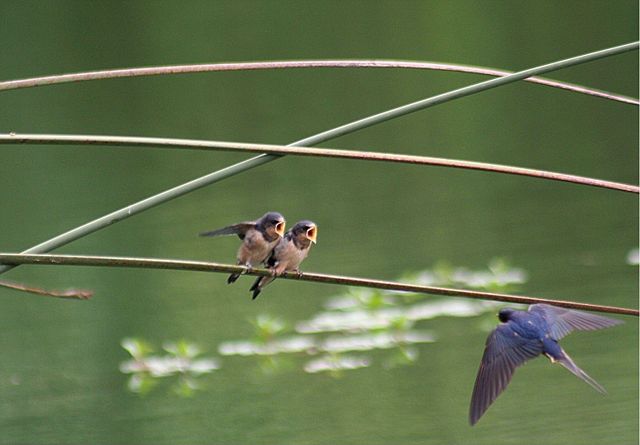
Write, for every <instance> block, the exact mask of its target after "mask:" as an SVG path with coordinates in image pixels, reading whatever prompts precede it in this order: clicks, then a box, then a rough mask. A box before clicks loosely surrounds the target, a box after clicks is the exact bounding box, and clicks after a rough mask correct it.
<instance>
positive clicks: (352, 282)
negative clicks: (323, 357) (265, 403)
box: [0, 253, 640, 317]
mask: <svg viewBox="0 0 640 445" xmlns="http://www.w3.org/2000/svg"><path fill="white" fill-rule="evenodd" d="M0 264H9V265H14V266H15V265H18V264H42V265H59V266H62V265H64V266H104V267H134V268H145V269H171V270H188V271H196V272H223V273H242V274H247V275H256V276H271V272H270V271H268V270H267V269H252V270H251V271H250V272H249V271H247V268H246V267H244V266H235V265H231V264H221V263H211V262H204V261H184V260H170V259H158V258H128V257H111V256H88V255H24V254H12V253H0ZM280 278H284V279H287V280H300V281H312V282H316V283H327V284H341V285H347V286H359V287H370V288H374V289H385V290H393V291H404V292H414V293H422V294H432V295H446V296H450V297H464V298H474V299H483V300H493V301H505V302H510V303H519V304H535V303H546V304H552V305H554V306H560V307H566V308H571V309H581V310H587V311H596V312H608V313H612V314H622V315H633V316H636V317H637V316H638V315H639V314H640V312H639V311H638V310H637V309H629V308H621V307H615V306H603V305H598V304H589V303H578V302H574V301H564V300H550V299H546V298H536V297H526V296H521V295H507V294H499V293H495V292H480V291H473V290H466V289H451V288H444V287H434V286H422V285H419V284H406V283H398V282H395V281H384V280H373V279H367V278H355V277H345V276H340V275H327V274H319V273H312V272H305V273H304V274H302V275H298V274H296V273H295V272H286V273H285V274H284V275H282V276H281V277H280Z"/></svg>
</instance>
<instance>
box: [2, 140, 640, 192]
mask: <svg viewBox="0 0 640 445" xmlns="http://www.w3.org/2000/svg"><path fill="white" fill-rule="evenodd" d="M3 144H4V145H8V144H64V145H106V146H125V145H126V146H133V147H154V148H173V149H192V150H226V151H242V152H249V153H252V152H258V153H269V154H277V155H293V156H312V157H324V158H341V159H358V160H362V161H385V162H398V163H404V164H414V165H415V164H417V165H432V166H440V167H453V168H463V169H469V170H480V171H488V172H496V173H506V174H512V175H519V176H529V177H533V178H539V179H549V180H554V181H561V182H569V183H574V184H582V185H589V186H592V187H601V188H606V189H611V190H618V191H623V192H630V193H636V194H638V193H640V187H638V186H635V185H630V184H622V183H619V182H611V181H604V180H601V179H594V178H587V177H584V176H576V175H568V174H565V173H557V172H550V171H544V170H534V169H529V168H522V167H513V166H509V165H498V164H488V163H485V162H473V161H461V160H457V159H444V158H434V157H429V156H413V155H403V154H395V153H380V152H373V151H360V150H358V151H354V150H339V149H330V148H317V147H304V148H300V147H290V146H285V145H267V144H247V143H242V142H226V141H225V142H221V141H203V140H192V139H169V138H145V137H133V136H90V135H62V134H15V133H10V134H0V145H3Z"/></svg>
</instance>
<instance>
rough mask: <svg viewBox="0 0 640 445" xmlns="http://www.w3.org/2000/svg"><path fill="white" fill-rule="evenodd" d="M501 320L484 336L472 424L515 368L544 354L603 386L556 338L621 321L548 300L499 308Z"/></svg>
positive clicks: (472, 403) (596, 386) (580, 376)
mask: <svg viewBox="0 0 640 445" xmlns="http://www.w3.org/2000/svg"><path fill="white" fill-rule="evenodd" d="M498 318H499V319H500V321H501V322H502V323H501V324H500V325H498V327H497V328H496V329H495V330H494V331H493V332H492V333H491V334H490V335H489V338H487V342H486V346H485V349H484V355H483V356H482V361H481V362H480V369H479V370H478V376H477V377H476V383H475V386H474V387H473V394H472V396H471V406H470V407H469V422H470V423H471V425H474V424H475V423H476V422H477V421H478V420H479V419H480V417H482V415H483V414H484V413H485V411H486V410H487V409H488V408H489V405H491V404H492V403H493V402H494V400H496V398H497V397H498V396H499V395H500V393H501V392H502V391H504V390H505V388H506V387H507V385H508V384H509V381H510V380H511V377H512V376H513V373H514V371H515V370H516V368H517V367H518V366H520V365H522V364H524V363H525V362H526V361H527V360H530V359H532V358H535V357H537V356H539V355H542V354H544V355H546V356H547V358H549V360H551V363H559V364H561V365H562V366H564V367H565V368H567V369H568V370H569V371H570V372H571V373H573V374H574V375H576V376H577V377H579V378H581V379H582V380H584V381H585V382H587V383H588V384H589V385H591V386H592V387H593V388H594V389H595V390H596V391H598V392H600V393H603V394H604V393H606V391H605V389H604V388H603V387H602V386H601V385H600V384H599V383H598V382H596V381H595V380H594V379H592V378H591V377H590V376H589V375H587V373H586V372H584V371H583V370H582V369H580V368H579V367H578V366H577V365H576V364H575V363H574V362H573V360H572V359H571V357H569V355H568V354H567V353H566V352H565V351H564V350H563V349H562V348H561V347H560V345H559V344H558V341H559V340H560V339H561V338H563V337H564V336H565V335H567V334H569V333H570V332H572V331H573V330H580V331H593V330H596V329H602V328H608V327H610V326H615V325H617V324H620V323H622V321H620V320H615V319H613V318H608V317H603V316H601V315H595V314H590V313H587V312H581V311H576V310H571V309H564V308H560V307H556V306H550V305H548V304H532V305H531V306H529V310H528V311H516V310H514V309H509V308H505V309H501V310H500V312H499V313H498Z"/></svg>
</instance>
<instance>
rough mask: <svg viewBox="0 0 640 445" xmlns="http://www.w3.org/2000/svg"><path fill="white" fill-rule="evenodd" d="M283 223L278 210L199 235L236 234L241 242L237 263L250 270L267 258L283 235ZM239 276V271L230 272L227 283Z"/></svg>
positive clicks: (284, 222)
mask: <svg viewBox="0 0 640 445" xmlns="http://www.w3.org/2000/svg"><path fill="white" fill-rule="evenodd" d="M285 225H286V221H285V219H284V216H282V215H281V214H280V213H278V212H268V213H265V214H264V215H263V216H262V217H261V218H260V219H258V220H257V221H246V222H241V223H238V224H233V225H230V226H227V227H223V228H222V229H218V230H213V231H211V232H203V233H201V234H200V236H219V235H238V238H240V239H241V240H242V244H241V245H240V248H239V249H238V255H237V258H238V262H237V263H238V264H240V265H242V266H246V267H247V269H248V270H251V268H253V266H255V265H257V264H260V263H263V262H264V261H266V260H267V258H269V255H270V254H271V251H272V250H273V248H274V247H275V246H276V245H277V244H278V241H280V239H281V238H282V236H283V235H284V228H285ZM239 276H240V274H239V273H232V274H231V275H229V278H228V279H227V283H229V284H231V283H233V282H234V281H236V280H237V279H238V277H239Z"/></svg>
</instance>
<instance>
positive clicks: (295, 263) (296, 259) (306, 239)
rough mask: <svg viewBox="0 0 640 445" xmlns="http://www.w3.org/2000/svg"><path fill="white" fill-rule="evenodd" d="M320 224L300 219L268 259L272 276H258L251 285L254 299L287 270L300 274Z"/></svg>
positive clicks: (267, 264)
mask: <svg viewBox="0 0 640 445" xmlns="http://www.w3.org/2000/svg"><path fill="white" fill-rule="evenodd" d="M317 236H318V226H316V224H315V223H313V222H311V221H306V220H305V221H299V222H297V223H296V225H295V226H293V227H292V228H291V229H290V230H289V231H288V232H287V233H285V235H284V236H283V237H282V239H281V240H280V241H279V242H278V244H277V245H276V247H275V248H274V249H273V252H271V255H270V256H269V258H268V259H267V261H266V266H267V267H269V269H270V270H271V274H272V276H270V277H258V278H257V279H256V281H255V282H254V283H253V286H251V289H249V290H250V291H252V292H253V300H255V299H256V297H257V296H258V295H259V294H260V292H261V291H262V288H264V287H265V286H266V285H267V284H269V283H271V282H272V281H273V280H275V279H276V277H278V276H280V275H282V274H283V273H285V272H287V271H295V272H297V273H298V274H299V275H302V272H300V269H299V268H300V263H302V261H303V260H304V259H305V258H306V257H307V255H308V254H309V250H310V249H311V245H312V244H315V243H316V238H317Z"/></svg>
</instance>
